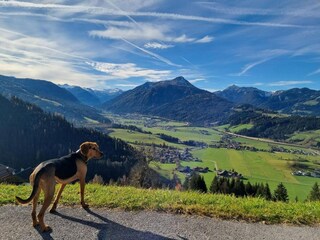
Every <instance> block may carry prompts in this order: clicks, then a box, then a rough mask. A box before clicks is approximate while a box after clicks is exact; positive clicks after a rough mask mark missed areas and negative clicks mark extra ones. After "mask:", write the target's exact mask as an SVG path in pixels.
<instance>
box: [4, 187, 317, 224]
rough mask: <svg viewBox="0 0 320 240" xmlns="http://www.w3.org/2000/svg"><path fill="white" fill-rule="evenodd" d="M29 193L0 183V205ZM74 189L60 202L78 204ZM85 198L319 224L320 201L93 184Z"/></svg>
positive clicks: (95, 203) (127, 206)
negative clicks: (277, 199) (267, 199)
mask: <svg viewBox="0 0 320 240" xmlns="http://www.w3.org/2000/svg"><path fill="white" fill-rule="evenodd" d="M30 192H31V187H30V186H13V185H0V205H3V204H14V203H15V200H14V196H16V195H19V196H21V197H23V198H26V197H28V196H29V194H30ZM78 192H79V185H78V184H74V185H68V186H67V187H66V189H65V191H64V192H63V195H62V196H63V197H62V198H61V201H60V203H61V204H65V205H74V204H79V194H78ZM41 199H42V198H41ZM85 199H86V201H87V203H89V204H90V206H92V207H108V208H121V209H124V210H155V211H165V212H175V213H183V214H196V215H205V216H210V217H220V218H225V219H244V220H248V221H266V222H268V223H293V224H301V223H302V224H319V223H320V202H313V203H281V202H270V201H265V200H263V199H259V198H244V199H242V198H235V197H232V196H225V195H214V194H200V193H197V192H179V191H170V190H150V189H137V188H133V187H115V186H100V185H94V184H88V185H87V187H86V197H85Z"/></svg>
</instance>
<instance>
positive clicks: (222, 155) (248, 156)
mask: <svg viewBox="0 0 320 240" xmlns="http://www.w3.org/2000/svg"><path fill="white" fill-rule="evenodd" d="M193 154H194V156H196V157H198V158H200V159H202V160H203V163H201V164H203V166H205V165H207V164H210V163H212V162H213V161H215V162H216V163H217V165H218V168H219V169H235V170H236V171H238V172H240V173H242V174H243V175H244V176H245V178H247V179H248V180H249V181H250V182H251V183H255V182H264V183H268V184H269V185H270V188H271V189H275V188H276V186H277V185H278V184H279V183H280V182H283V183H284V184H285V186H286V188H287V190H288V194H289V197H290V199H291V200H293V199H294V198H295V197H296V196H298V198H299V199H300V200H304V199H305V198H306V197H307V195H308V194H309V192H310V190H311V187H312V185H313V184H314V183H315V182H316V181H317V182H318V183H320V179H319V178H311V177H297V176H293V175H292V174H291V170H290V169H289V168H288V166H287V160H294V159H298V158H299V157H303V158H304V159H308V160H309V161H313V160H316V159H318V157H317V156H301V155H294V154H289V153H269V152H250V151H236V150H232V149H229V150H226V149H215V148H207V149H202V150H196V151H194V152H193ZM201 164H199V163H198V164H196V165H199V166H201ZM209 168H210V169H213V164H211V166H209ZM213 177H214V173H213V172H212V173H206V174H204V178H205V181H206V183H207V186H210V183H211V181H212V179H213Z"/></svg>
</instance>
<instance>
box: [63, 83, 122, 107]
mask: <svg viewBox="0 0 320 240" xmlns="http://www.w3.org/2000/svg"><path fill="white" fill-rule="evenodd" d="M60 87H62V88H64V89H66V90H68V91H69V92H70V93H72V94H73V95H74V96H75V97H76V98H77V99H78V100H79V101H80V102H81V103H83V104H86V105H88V106H92V107H97V106H99V105H101V104H103V103H104V102H107V101H109V100H111V99H112V98H115V97H117V96H119V95H120V94H122V93H123V91H122V90H121V89H105V90H95V89H91V88H83V87H79V86H70V85H68V84H64V85H60Z"/></svg>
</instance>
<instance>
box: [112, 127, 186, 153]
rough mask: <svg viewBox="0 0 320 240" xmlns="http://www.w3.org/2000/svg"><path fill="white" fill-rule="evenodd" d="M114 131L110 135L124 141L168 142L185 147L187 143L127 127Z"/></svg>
mask: <svg viewBox="0 0 320 240" xmlns="http://www.w3.org/2000/svg"><path fill="white" fill-rule="evenodd" d="M112 130H113V132H111V133H110V134H109V136H110V137H115V138H119V139H121V140H123V141H126V142H128V143H131V144H137V143H148V144H152V143H154V144H158V145H160V144H164V143H165V144H166V145H167V146H172V147H177V148H185V147H186V146H185V145H182V144H175V143H170V142H167V141H164V140H162V139H160V138H159V137H158V136H156V135H153V134H146V133H140V132H135V131H130V130H127V129H112Z"/></svg>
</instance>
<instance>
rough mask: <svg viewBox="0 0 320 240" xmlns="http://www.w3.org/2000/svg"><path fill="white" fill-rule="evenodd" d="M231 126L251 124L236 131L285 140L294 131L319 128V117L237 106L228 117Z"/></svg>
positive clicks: (253, 135)
mask: <svg viewBox="0 0 320 240" xmlns="http://www.w3.org/2000/svg"><path fill="white" fill-rule="evenodd" d="M229 123H230V124H231V126H234V125H239V124H248V123H250V124H253V127H252V128H250V129H242V130H240V131H239V132H238V133H239V134H242V135H246V136H252V137H261V138H270V139H275V140H285V139H287V138H288V137H289V136H290V134H293V133H294V132H301V131H309V130H317V129H320V118H319V117H313V116H295V115H292V116H282V115H276V114H274V113H272V112H270V111H269V112H268V111H264V110H262V109H254V108H252V107H250V106H249V105H244V106H241V107H239V108H238V111H236V112H235V113H234V114H233V115H231V117H230V118H229Z"/></svg>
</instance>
